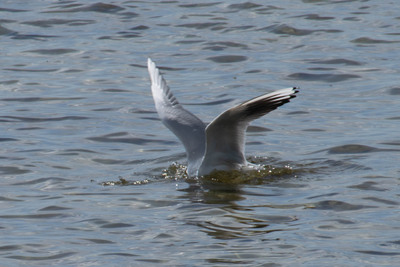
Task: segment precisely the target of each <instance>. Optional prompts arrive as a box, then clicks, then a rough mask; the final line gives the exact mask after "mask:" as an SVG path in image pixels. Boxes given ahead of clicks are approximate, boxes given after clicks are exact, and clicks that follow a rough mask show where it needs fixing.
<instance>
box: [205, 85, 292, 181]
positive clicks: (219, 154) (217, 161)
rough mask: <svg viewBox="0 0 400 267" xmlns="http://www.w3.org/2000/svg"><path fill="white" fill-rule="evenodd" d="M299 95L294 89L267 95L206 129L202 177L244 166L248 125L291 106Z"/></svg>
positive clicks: (241, 107)
mask: <svg viewBox="0 0 400 267" xmlns="http://www.w3.org/2000/svg"><path fill="white" fill-rule="evenodd" d="M297 92H298V90H297V88H296V87H293V88H286V89H281V90H278V91H275V92H272V93H269V94H264V95H261V96H258V97H256V98H253V99H250V100H248V101H246V102H244V103H242V104H240V105H237V106H235V107H233V108H230V109H228V110H226V111H225V112H223V113H222V114H220V115H219V116H218V117H217V118H215V119H214V120H213V121H212V122H211V123H210V124H209V125H208V126H207V128H206V153H205V156H204V160H203V163H202V165H201V167H200V169H201V170H200V171H199V174H200V175H202V173H204V174H207V173H208V172H210V171H212V170H213V169H235V168H237V167H238V166H241V165H245V164H246V162H247V161H246V159H245V156H244V144H245V135H246V129H247V126H248V125H249V123H250V122H251V121H252V120H255V119H257V118H259V117H261V116H263V115H265V114H267V113H269V112H270V111H272V110H274V109H276V108H278V107H279V106H282V105H283V104H285V103H287V102H289V100H290V99H291V98H294V97H296V93H297Z"/></svg>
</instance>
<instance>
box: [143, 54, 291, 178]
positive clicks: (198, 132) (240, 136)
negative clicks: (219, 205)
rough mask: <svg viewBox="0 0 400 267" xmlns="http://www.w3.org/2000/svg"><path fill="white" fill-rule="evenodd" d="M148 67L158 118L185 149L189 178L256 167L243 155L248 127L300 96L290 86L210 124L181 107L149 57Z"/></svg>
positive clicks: (224, 115) (227, 111)
mask: <svg viewBox="0 0 400 267" xmlns="http://www.w3.org/2000/svg"><path fill="white" fill-rule="evenodd" d="M147 67H148V71H149V74H150V80H151V92H152V95H153V99H154V103H155V107H156V110H157V113H158V116H159V117H160V119H161V121H162V122H163V124H164V125H165V126H166V127H167V128H168V129H170V130H171V131H172V132H173V133H174V134H175V135H176V136H177V137H178V138H179V140H180V141H181V142H182V144H183V146H184V147H185V150H186V156H187V162H188V166H187V173H188V175H189V177H201V176H205V175H209V174H210V173H212V172H213V171H230V170H240V171H246V170H248V169H251V168H253V167H254V165H253V164H251V163H249V162H247V160H246V158H245V156H244V147H245V137H246V129H247V126H248V125H249V124H250V122H251V121H253V120H255V119H257V118H260V117H261V116H264V115H265V114H267V113H269V112H270V111H272V110H274V109H276V108H278V107H279V106H282V105H283V104H285V103H288V102H289V101H290V99H292V98H294V97H296V93H298V88H297V87H290V88H285V89H281V90H277V91H275V92H272V93H267V94H263V95H260V96H258V97H255V98H252V99H250V100H247V101H245V102H243V103H241V104H239V105H236V106H234V107H232V108H230V109H228V110H226V111H224V112H222V113H221V114H220V115H219V116H218V117H216V118H215V119H214V120H213V121H212V122H210V123H209V124H208V125H207V124H206V123H204V122H203V121H201V120H200V119H199V118H198V117H196V116H195V115H194V114H193V113H191V112H190V111H188V110H186V109H185V108H183V107H182V105H181V104H180V103H179V102H178V100H177V99H176V97H175V96H174V95H173V94H172V92H171V90H170V88H169V87H168V85H167V83H166V81H165V79H164V78H163V76H162V75H161V74H160V71H159V69H158V68H157V67H156V64H155V63H154V62H153V61H152V60H151V59H150V58H148V60H147Z"/></svg>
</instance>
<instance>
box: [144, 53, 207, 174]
mask: <svg viewBox="0 0 400 267" xmlns="http://www.w3.org/2000/svg"><path fill="white" fill-rule="evenodd" d="M147 67H148V70H149V74H150V79H151V92H152V94H153V99H154V103H155V106H156V110H157V113H158V116H159V117H160V119H161V121H162V122H163V123H164V125H165V126H166V127H168V129H170V130H171V131H172V132H173V133H174V134H175V135H176V136H177V137H178V138H179V140H181V142H182V143H183V145H184V147H185V150H186V154H187V158H188V172H189V175H195V174H193V173H194V172H197V169H198V167H199V164H200V162H201V160H202V158H203V156H204V151H205V124H204V123H203V122H202V121H201V120H200V119H199V118H197V117H196V116H195V115H193V114H192V113H191V112H189V111H187V110H186V109H184V108H183V107H182V106H181V104H179V102H178V100H177V99H176V98H175V96H174V95H173V94H172V92H171V91H170V89H169V87H168V85H167V83H166V82H165V80H164V78H163V77H162V75H161V74H160V71H159V70H158V68H157V67H156V65H155V63H154V62H153V61H152V60H151V59H150V58H149V59H148V60H147Z"/></svg>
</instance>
